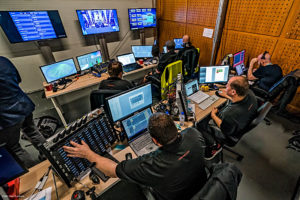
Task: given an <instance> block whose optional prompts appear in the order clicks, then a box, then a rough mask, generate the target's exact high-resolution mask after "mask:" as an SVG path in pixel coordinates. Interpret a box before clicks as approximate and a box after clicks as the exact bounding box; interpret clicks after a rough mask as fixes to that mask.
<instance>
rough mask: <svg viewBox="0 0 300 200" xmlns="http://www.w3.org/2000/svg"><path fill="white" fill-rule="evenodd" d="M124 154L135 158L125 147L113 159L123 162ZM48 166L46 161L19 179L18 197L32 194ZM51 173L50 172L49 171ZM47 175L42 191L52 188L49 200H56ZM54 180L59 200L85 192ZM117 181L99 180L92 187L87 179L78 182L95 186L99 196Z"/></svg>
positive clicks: (51, 179)
mask: <svg viewBox="0 0 300 200" xmlns="http://www.w3.org/2000/svg"><path fill="white" fill-rule="evenodd" d="M126 153H131V154H132V157H133V158H136V155H135V153H134V152H133V151H132V149H131V148H130V147H126V148H125V149H124V150H122V151H119V152H118V153H116V154H114V157H115V158H116V159H117V160H119V161H122V160H125V154H126ZM49 166H50V163H49V161H48V160H46V161H44V162H42V163H40V164H38V165H36V166H34V167H32V168H30V169H29V172H28V173H27V174H25V175H23V176H21V177H20V181H21V183H20V195H21V196H24V197H22V199H25V198H27V197H28V196H29V195H30V194H31V193H32V192H33V188H34V186H35V185H36V183H37V182H38V181H39V179H40V178H41V177H42V176H43V174H44V173H45V172H46V171H47V169H48V167H49ZM51 173H52V171H51ZM51 173H50V174H49V177H48V180H47V182H46V184H45V186H44V189H46V188H48V187H52V193H51V199H56V194H55V187H54V183H53V178H52V174H51ZM55 180H56V185H57V192H58V196H59V198H60V199H61V200H63V199H65V200H70V199H71V196H72V194H73V192H74V191H75V190H83V191H85V192H86V191H87V190H88V189H87V188H84V186H82V185H81V184H79V183H76V184H74V186H73V187H72V188H68V187H67V186H66V185H65V184H64V183H63V182H62V181H60V180H59V179H58V178H57V177H56V178H55ZM117 180H118V178H110V179H109V180H108V181H106V182H105V183H104V182H103V181H102V180H101V181H100V184H98V185H93V184H92V182H91V181H90V180H89V178H88V177H85V178H84V179H83V180H81V181H80V182H81V183H83V184H85V185H87V186H88V187H92V186H95V187H96V190H95V192H96V194H99V193H100V192H102V191H103V190H105V189H106V188H107V187H109V186H110V185H112V184H113V183H115V182H116V181H117ZM88 199H89V198H88Z"/></svg>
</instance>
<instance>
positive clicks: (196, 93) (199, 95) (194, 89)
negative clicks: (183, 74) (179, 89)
mask: <svg viewBox="0 0 300 200" xmlns="http://www.w3.org/2000/svg"><path fill="white" fill-rule="evenodd" d="M184 87H185V92H186V96H187V97H188V99H190V100H192V101H194V102H196V103H197V104H199V103H201V102H202V101H204V100H205V99H207V98H209V95H208V94H206V93H204V92H202V91H200V90H199V85H198V81H197V80H193V81H191V82H189V83H186V84H185V85H184Z"/></svg>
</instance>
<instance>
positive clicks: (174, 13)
mask: <svg viewBox="0 0 300 200" xmlns="http://www.w3.org/2000/svg"><path fill="white" fill-rule="evenodd" d="M160 12H161V18H162V19H164V20H170V21H176V22H186V12H187V0H162V2H161V9H160Z"/></svg>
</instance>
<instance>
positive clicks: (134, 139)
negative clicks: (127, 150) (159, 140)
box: [122, 107, 158, 156]
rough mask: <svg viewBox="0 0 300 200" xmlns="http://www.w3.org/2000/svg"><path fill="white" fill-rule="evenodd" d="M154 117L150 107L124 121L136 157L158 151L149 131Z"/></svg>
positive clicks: (123, 124)
mask: <svg viewBox="0 0 300 200" xmlns="http://www.w3.org/2000/svg"><path fill="white" fill-rule="evenodd" d="M151 115H152V111H151V109H150V108H149V107H148V108H146V109H145V110H142V111H141V112H139V113H137V114H135V115H133V116H131V117H128V118H127V119H125V120H123V121H122V126H123V128H124V130H125V134H126V135H127V138H128V143H129V146H130V147H131V148H132V150H133V151H134V152H135V154H136V155H138V156H141V155H144V154H147V153H150V152H152V151H155V150H156V149H158V146H156V145H155V144H154V143H153V141H152V138H151V136H150V133H149V132H148V130H147V127H148V121H149V118H150V116H151Z"/></svg>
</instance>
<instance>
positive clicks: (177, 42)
mask: <svg viewBox="0 0 300 200" xmlns="http://www.w3.org/2000/svg"><path fill="white" fill-rule="evenodd" d="M174 42H175V49H182V48H183V40H182V38H174Z"/></svg>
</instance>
